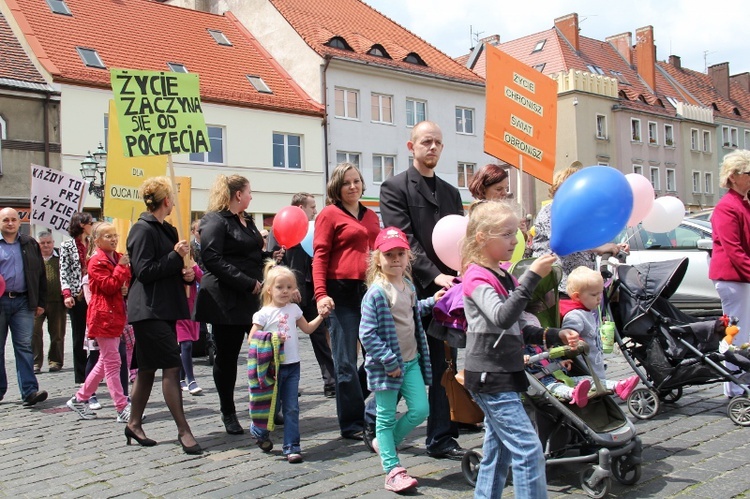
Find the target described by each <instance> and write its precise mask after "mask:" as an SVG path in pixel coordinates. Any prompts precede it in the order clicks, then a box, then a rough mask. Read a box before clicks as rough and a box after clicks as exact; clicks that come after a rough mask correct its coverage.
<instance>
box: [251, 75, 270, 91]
mask: <svg viewBox="0 0 750 499" xmlns="http://www.w3.org/2000/svg"><path fill="white" fill-rule="evenodd" d="M246 76H247V80H248V81H249V82H250V84H251V85H252V86H253V88H255V90H257V91H258V92H260V93H262V94H272V93H273V91H271V89H270V88H269V87H268V85H266V82H265V81H263V78H261V77H260V76H252V75H246Z"/></svg>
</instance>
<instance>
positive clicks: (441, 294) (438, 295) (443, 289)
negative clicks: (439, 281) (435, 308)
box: [433, 288, 447, 301]
mask: <svg viewBox="0 0 750 499" xmlns="http://www.w3.org/2000/svg"><path fill="white" fill-rule="evenodd" d="M446 291H447V290H446V289H445V288H441V289H440V290H439V291H438V292H437V293H435V295H434V296H433V298H435V301H438V300H440V298H442V297H443V295H444V294H445V292H446Z"/></svg>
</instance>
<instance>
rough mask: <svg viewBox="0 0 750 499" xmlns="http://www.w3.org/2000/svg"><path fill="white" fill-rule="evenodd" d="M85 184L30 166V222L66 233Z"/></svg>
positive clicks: (67, 175)
mask: <svg viewBox="0 0 750 499" xmlns="http://www.w3.org/2000/svg"><path fill="white" fill-rule="evenodd" d="M86 185H87V182H86V181H85V180H83V179H82V178H81V177H77V176H75V175H70V174H68V173H64V172H61V171H59V170H53V169H52V168H46V167H44V166H39V165H31V222H32V223H36V224H39V225H42V226H44V227H47V228H48V229H50V230H59V231H67V230H68V223H69V222H70V217H72V216H73V213H75V212H77V211H80V210H81V206H82V205H83V201H84V199H85V197H86Z"/></svg>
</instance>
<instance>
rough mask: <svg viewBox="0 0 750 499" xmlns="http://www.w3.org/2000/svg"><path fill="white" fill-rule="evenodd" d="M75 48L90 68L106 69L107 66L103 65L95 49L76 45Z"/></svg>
mask: <svg viewBox="0 0 750 499" xmlns="http://www.w3.org/2000/svg"><path fill="white" fill-rule="evenodd" d="M76 50H77V51H78V55H79V56H80V57H81V60H82V61H83V63H84V64H85V65H86V66H88V67H90V68H100V69H107V66H105V65H104V63H103V62H102V59H101V57H99V54H98V53H97V52H96V50H94V49H87V48H83V47H76Z"/></svg>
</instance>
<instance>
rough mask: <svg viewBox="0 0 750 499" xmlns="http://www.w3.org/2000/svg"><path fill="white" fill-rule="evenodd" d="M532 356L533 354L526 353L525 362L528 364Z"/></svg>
mask: <svg viewBox="0 0 750 499" xmlns="http://www.w3.org/2000/svg"><path fill="white" fill-rule="evenodd" d="M530 358H531V355H524V356H523V363H524V364H528V363H529V359H530Z"/></svg>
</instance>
